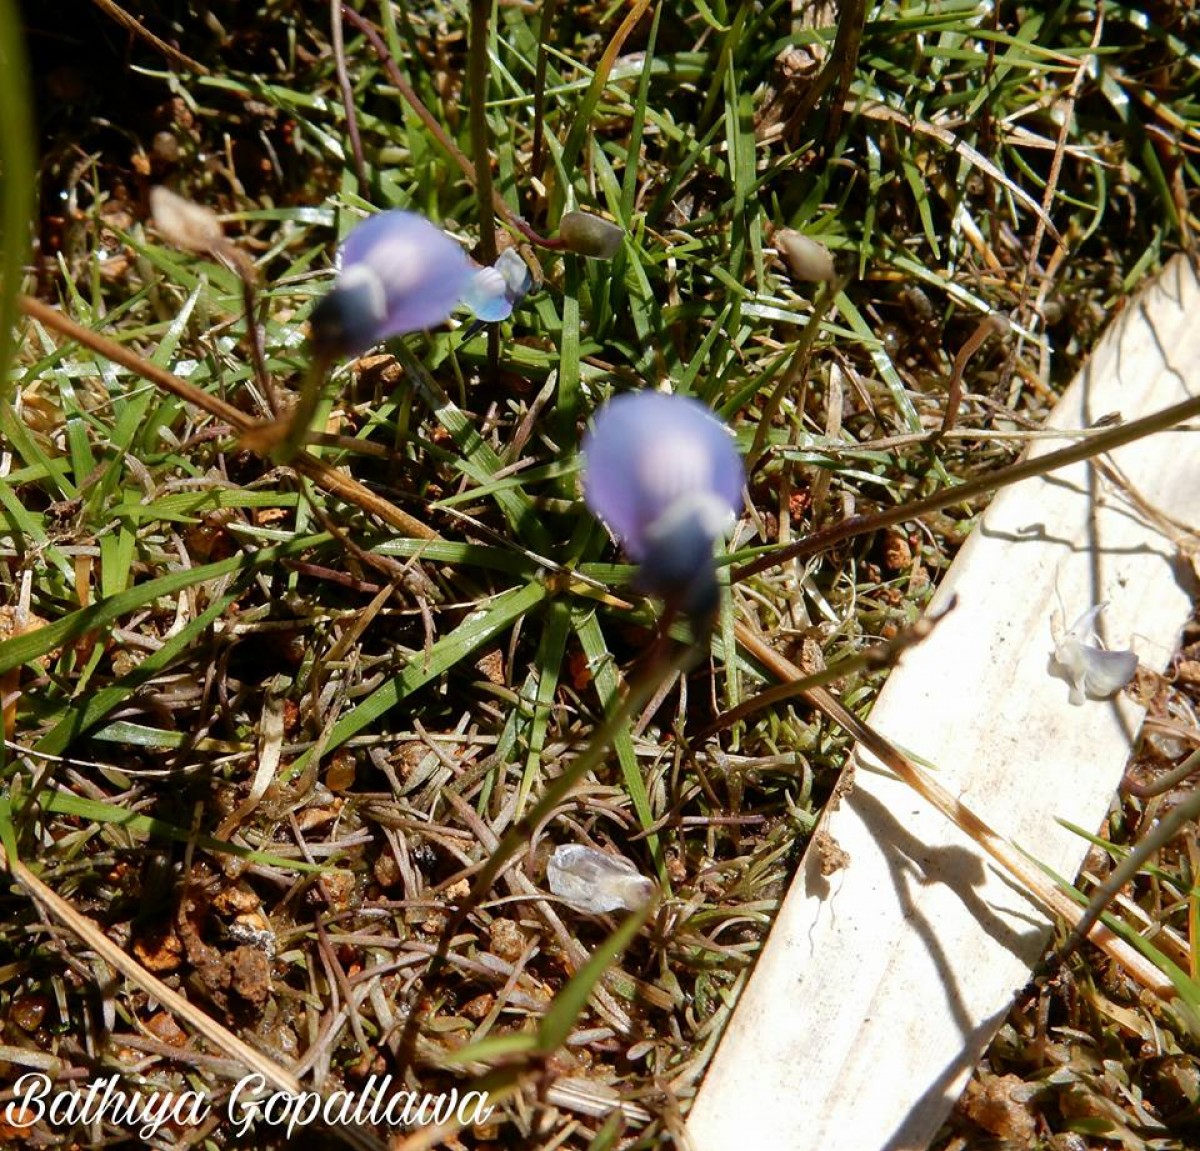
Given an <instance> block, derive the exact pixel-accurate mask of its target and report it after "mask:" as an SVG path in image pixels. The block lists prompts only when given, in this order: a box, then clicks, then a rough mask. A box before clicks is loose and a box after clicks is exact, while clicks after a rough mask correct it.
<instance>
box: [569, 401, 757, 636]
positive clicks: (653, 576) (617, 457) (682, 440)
mask: <svg viewBox="0 0 1200 1151" xmlns="http://www.w3.org/2000/svg"><path fill="white" fill-rule="evenodd" d="M583 456H584V474H583V495H584V499H585V500H586V501H587V505H588V507H590V508H591V509H592V511H593V512H594V513H595V514H596V516H598V517H599V518H600V519H601V520H603V521H604V523H605V524H607V525H608V527H609V528H610V529H611V531H612V532H613V534H614V535H615V536H616V537H617V538H618V539H619V540H620V542H621V544H622V545H623V546H624V548H625V551H626V552H627V553H628V554H629V557H630V558H631V559H633V560H635V561H636V562H637V563H638V565H639V572H638V579H637V586H638V587H639V588H641V589H642V590H644V591H647V592H650V593H652V594H655V595H661V596H663V597H664V598H665V599H667V600H669V601H671V602H672V603H674V604H676V605H678V606H679V607H681V608H682V609H683V610H684V611H685V612H687V613H688V614H689V615H691V616H693V617H694V618H705V617H708V616H710V615H711V614H712V613H713V612H715V610H716V607H717V577H716V569H715V565H714V562H713V545H714V543H715V541H716V540H717V538H718V537H719V536H722V535H724V534H725V533H726V532H727V531H728V530H729V529H730V528H731V527H732V526H733V523H734V521H735V519H736V518H737V515H738V513H739V512H740V511H741V508H742V484H743V483H744V482H745V472H744V470H743V468H742V461H741V457H740V456H739V455H738V453H737V448H736V447H735V445H734V442H733V438H732V437H731V436H730V434H729V431H728V429H726V427H725V425H724V424H722V423H721V421H720V420H718V419H717V417H716V416H714V415H713V414H712V412H711V411H709V409H708V408H707V407H705V406H704V404H702V403H700V402H699V401H698V400H694V399H690V398H689V397H687V396H671V395H665V394H663V393H661V392H636V393H632V394H629V395H624V396H618V397H617V398H616V399H615V400H613V401H612V402H611V403H609V404H607V405H606V406H605V407H603V408H602V409H601V410H600V412H599V413H598V414H597V416H596V419H595V423H594V425H593V427H592V430H591V431H590V432H589V433H588V434H587V436H585V437H584V441H583Z"/></svg>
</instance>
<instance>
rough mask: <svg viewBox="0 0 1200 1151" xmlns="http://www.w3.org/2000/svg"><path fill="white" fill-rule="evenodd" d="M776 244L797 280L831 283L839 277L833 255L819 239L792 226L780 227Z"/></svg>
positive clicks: (776, 234) (775, 238)
mask: <svg viewBox="0 0 1200 1151" xmlns="http://www.w3.org/2000/svg"><path fill="white" fill-rule="evenodd" d="M773 242H774V244H775V247H776V249H777V250H778V252H779V254H780V255H781V256H782V257H783V259H784V262H785V263H786V264H787V266H788V271H789V272H791V274H792V278H793V279H795V280H814V281H817V282H823V283H830V282H832V281H833V280H836V279H837V271H836V270H835V269H834V266H833V257H832V256H831V255H830V254H829V249H828V248H827V247H825V245H824V244H822V243H821V242H820V241H819V240H814V239H812V237H810V236H805V235H802V234H801V233H800V232H797V231H794V230H793V229H791V228H780V229H779V230H778V231H776V233H775V237H774V241H773Z"/></svg>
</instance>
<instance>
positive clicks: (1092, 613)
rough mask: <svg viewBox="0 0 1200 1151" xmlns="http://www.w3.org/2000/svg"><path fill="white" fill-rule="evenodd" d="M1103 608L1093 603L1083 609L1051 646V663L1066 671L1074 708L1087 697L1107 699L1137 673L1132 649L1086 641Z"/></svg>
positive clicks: (1136, 659) (1092, 636)
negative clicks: (1109, 646)
mask: <svg viewBox="0 0 1200 1151" xmlns="http://www.w3.org/2000/svg"><path fill="white" fill-rule="evenodd" d="M1104 607H1105V605H1104V604H1097V605H1096V606H1095V607H1094V608H1090V609H1089V610H1088V611H1085V612H1084V613H1083V615H1081V616H1080V617H1079V618H1078V619H1077V620H1076V621H1075V623H1074V624H1073V625H1072V626H1071V630H1070V631H1068V632H1067V634H1066V635H1064V636H1063V637H1062V639H1060V640H1058V642H1057V643H1056V644H1055V645H1054V662H1055V663H1056V664H1058V665H1059V667H1061V668H1062V669H1063V671H1064V672H1066V674H1067V678H1068V680H1069V681H1070V684H1071V702H1072V703H1073V704H1075V706H1076V707H1078V706H1080V705H1081V704H1082V703H1083V701H1084V700H1085V699H1087V698H1089V697H1090V698H1092V699H1107V698H1108V696H1110V695H1113V694H1114V693H1116V692H1118V691H1120V690H1121V688H1123V687H1124V686H1125V685H1126V684H1127V683H1129V681H1130V680H1132V679H1133V677H1134V675H1135V674H1136V672H1137V665H1138V658H1137V656H1136V655H1135V654H1134V653H1133V652H1132V651H1106V650H1105V649H1104V648H1102V647H1099V646H1097V645H1096V644H1093V643H1089V642H1088V640H1090V639H1094V638H1095V634H1094V632H1093V629H1092V624H1093V622H1094V621H1095V619H1096V616H1098V615H1099V614H1100V613H1101V611H1103V610H1104ZM1064 622H1065V621H1064Z"/></svg>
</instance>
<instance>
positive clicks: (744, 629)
mask: <svg viewBox="0 0 1200 1151" xmlns="http://www.w3.org/2000/svg"><path fill="white" fill-rule="evenodd" d="M736 632H737V641H738V643H739V644H740V645H741V646H742V647H743V648H745V650H746V651H748V652H749V653H750V655H752V656H753V657H754V658H755V659H756V660H758V661H759V663H761V664H762V665H763V666H764V667H766V668H767V669H768V670H769V671H770V672H771V673H772V674H773V675H775V676H776V677H777V678H779V679H780V680H781V681H783V682H795V681H798V680H802V679H803V678H804V673H803V672H801V671H800V669H799V668H797V667H796V666H795V665H794V664H792V663H791V662H790V661H789V660H787V659H785V658H784V657H783V656H781V655H780V654H779V653H778V652H777V651H775V650H774V649H773V648H771V647H770V646H768V645H767V644H766V643H765V642H764V641H763V640H762V638H761V637H759V636H758V635H756V634H755V633H754V632H753V631H752V630H751V629H750V628H749V627H748V626H747V625H746V624H742V623H739V624H737V625H736ZM802 696H803V698H804V699H806V700H808V702H809V703H810V704H812V706H813V707H815V708H816V709H817V710H818V711H820V712H823V713H824V714H825V715H826V716H828V717H829V718H830V719H832V720H833V722H834V723H836V724H837V725H838V726H839V727H841V728H843V729H844V730H845V731H846V732H848V733H849V734H850V735H851V736H852V737H853V738H854V739H855V740H856V741H857V742H858V743H860V744H861V745H862V746H863V747H865V748H866V749H867V750H868V751H870V752H871V754H872V755H874V756H875V757H876V758H877V759H878V760H879V762H880V763H882V764H883V765H884V766H885V767H886V768H887V769H888V770H889V771H891V772H893V773H894V774H895V775H896V776H898V777H899V778H900V779H901V780H902V781H903V782H904V783H907V784H908V785H909V787H911V788H912V789H913V790H914V791H915V792H917V794H918V795H920V796H921V797H922V798H923V799H925V800H926V801H927V802H928V803H930V804H932V805H933V806H934V807H935V808H937V810H938V811H940V812H941V813H942V814H943V815H944V816H945V817H946V818H947V819H949V820H950V821H951V822H952V823H953V824H954V825H955V826H956V827H958V828H959V829H960V830H962V831H963V832H964V833H965V834H966V835H968V836H970V838H971V839H973V840H974V841H975V842H976V843H977V844H979V846H980V847H981V848H982V849H983V850H984V851H986V852H987V853H988V855H990V856H991V857H992V858H993V859H994V860H995V861H996V862H997V863H999V864H1000V866H1001V867H1003V868H1004V870H1005V871H1007V872H1008V873H1009V875H1011V876H1012V877H1013V878H1014V879H1015V880H1016V881H1017V882H1018V883H1019V884H1020V885H1021V886H1022V887H1023V888H1024V889H1025V891H1026V892H1028V893H1029V895H1030V896H1031V897H1032V898H1033V899H1035V900H1036V901H1037V902H1038V903H1040V904H1041V905H1042V906H1043V907H1044V908H1045V909H1046V910H1047V911H1049V912H1050V913H1052V914H1053V915H1056V916H1058V917H1059V918H1061V919H1063V920H1065V921H1066V922H1067V923H1070V924H1078V923H1080V922H1081V912H1080V909H1079V907H1078V906H1077V905H1076V904H1075V903H1074V902H1073V901H1072V900H1071V899H1070V898H1069V897H1068V896H1066V895H1064V894H1063V893H1062V892H1061V891H1060V890H1059V889H1058V888H1057V887H1055V886H1054V884H1053V883H1052V882H1051V881H1050V880H1049V879H1048V878H1047V877H1046V876H1045V874H1044V873H1043V872H1042V871H1041V870H1039V869H1038V868H1037V866H1036V865H1035V864H1033V863H1031V862H1030V861H1029V860H1028V859H1027V858H1026V857H1025V856H1024V855H1022V854H1021V852H1019V851H1018V850H1017V849H1016V848H1015V847H1014V846H1013V845H1012V844H1011V843H1009V842H1008V840H1006V839H1004V838H1002V837H1001V836H999V835H997V834H996V832H994V831H993V830H992V829H991V827H990V826H989V825H988V824H987V823H985V822H984V821H983V820H982V819H981V818H980V817H979V816H978V815H976V814H975V812H973V811H972V810H971V809H970V808H969V807H967V806H966V804H964V803H963V802H962V801H961V800H959V799H958V798H957V797H955V796H954V795H952V794H951V793H950V792H949V791H947V790H946V789H945V788H944V787H943V786H942V785H941V784H940V783H938V782H937V781H936V780H935V779H933V778H932V777H930V776H929V775H928V774H927V773H926V772H924V771H922V770H921V768H919V767H917V765H916V764H914V763H913V762H912V761H911V760H909V759H908V758H907V757H906V756H904V755H903V754H902V753H901V752H900V751H899V750H898V749H897V748H895V747H894V746H893V745H892V744H891V743H890V742H889V741H888V740H886V739H885V738H884V737H883V736H882V735H880V734H879V733H878V732H877V731H876V730H875V729H874V728H873V727H871V726H870V725H869V724H866V723H864V722H863V721H862V720H860V719H859V718H858V716H856V715H854V713H853V712H851V711H850V710H849V709H848V708H846V707H845V706H844V705H843V704H842V702H841V701H840V700H839V699H837V698H836V697H835V696H834V695H832V694H831V693H830V692H829V691H827V690H826V689H825V688H823V687H815V688H810V689H808V690H806V691H804V692H803V693H802ZM1087 938H1089V939H1090V940H1091V941H1092V942H1093V943H1094V944H1096V946H1097V947H1100V948H1102V949H1103V950H1104V952H1105V953H1106V954H1107V955H1109V956H1110V958H1112V959H1113V960H1114V961H1115V962H1117V963H1119V964H1120V965H1121V966H1122V967H1123V968H1124V969H1125V970H1126V971H1128V972H1129V974H1130V975H1132V976H1133V978H1135V979H1136V980H1137V981H1138V982H1139V983H1140V984H1141V985H1142V986H1143V987H1145V988H1147V989H1149V990H1151V991H1153V992H1155V994H1157V995H1161V996H1164V997H1167V996H1170V995H1173V994H1174V986H1173V985H1172V983H1171V981H1170V980H1169V979H1167V978H1166V976H1165V975H1163V973H1162V972H1161V971H1159V970H1158V968H1157V967H1155V966H1154V964H1152V963H1151V962H1150V961H1149V960H1147V959H1146V958H1144V957H1143V956H1142V955H1140V954H1139V953H1138V952H1136V951H1135V950H1134V949H1133V948H1132V947H1130V946H1129V945H1128V944H1127V943H1125V942H1124V941H1123V940H1121V939H1120V938H1118V937H1117V936H1116V935H1115V934H1114V933H1113V932H1112V931H1110V930H1109V929H1108V928H1107V927H1105V926H1104V925H1103V924H1101V923H1096V924H1094V925H1092V926H1090V927H1089V929H1088V935H1087Z"/></svg>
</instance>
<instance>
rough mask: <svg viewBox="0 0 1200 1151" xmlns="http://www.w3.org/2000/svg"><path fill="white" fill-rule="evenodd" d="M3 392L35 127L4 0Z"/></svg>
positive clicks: (12, 11) (16, 24)
mask: <svg viewBox="0 0 1200 1151" xmlns="http://www.w3.org/2000/svg"><path fill="white" fill-rule="evenodd" d="M0 59H2V60H3V61H4V64H3V67H0V175H2V176H3V179H2V180H0V189H2V191H0V393H3V392H4V391H5V390H6V384H7V377H8V359H9V351H10V349H11V346H12V335H13V328H14V326H15V319H16V308H17V305H16V299H17V293H18V291H19V289H20V282H21V269H22V267H23V265H24V263H25V255H26V253H27V252H28V250H29V231H30V225H29V221H30V216H31V211H30V209H31V208H32V206H33V184H34V174H33V131H32V128H31V125H30V109H31V107H32V97H31V95H30V92H29V83H28V76H27V69H26V64H25V48H24V43H23V41H22V37H21V20H20V16H19V14H18V12H17V9H16V7H15V6H14V5H13V4H11V3H10V2H9V0H0Z"/></svg>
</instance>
